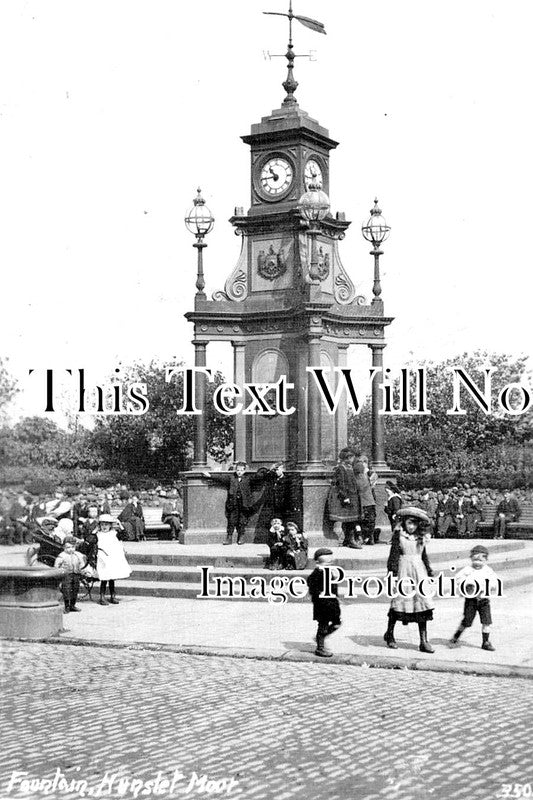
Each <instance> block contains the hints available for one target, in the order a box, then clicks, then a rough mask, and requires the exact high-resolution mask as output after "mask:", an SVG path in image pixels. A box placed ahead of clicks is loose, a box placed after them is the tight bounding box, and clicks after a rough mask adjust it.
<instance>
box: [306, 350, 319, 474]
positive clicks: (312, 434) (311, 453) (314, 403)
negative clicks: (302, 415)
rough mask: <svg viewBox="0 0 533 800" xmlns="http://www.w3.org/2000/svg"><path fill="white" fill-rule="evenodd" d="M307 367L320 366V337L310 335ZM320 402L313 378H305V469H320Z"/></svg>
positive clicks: (310, 376)
mask: <svg viewBox="0 0 533 800" xmlns="http://www.w3.org/2000/svg"><path fill="white" fill-rule="evenodd" d="M308 353H309V366H310V367H319V366H320V336H318V335H313V334H311V335H310V337H309V345H308ZM321 422H322V401H321V399H320V392H319V390H318V386H317V384H316V380H315V378H314V377H313V376H312V375H311V374H310V373H308V376H307V468H308V469H317V468H318V469H321V468H322V458H321V453H322V450H321V439H322V437H321V428H322V425H321Z"/></svg>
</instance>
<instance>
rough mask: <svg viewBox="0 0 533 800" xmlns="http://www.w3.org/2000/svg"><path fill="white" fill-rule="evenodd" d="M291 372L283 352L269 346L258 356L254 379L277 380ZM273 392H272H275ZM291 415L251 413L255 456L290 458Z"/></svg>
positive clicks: (255, 361)
mask: <svg viewBox="0 0 533 800" xmlns="http://www.w3.org/2000/svg"><path fill="white" fill-rule="evenodd" d="M288 374H289V362H288V361H287V358H286V356H285V354H284V353H282V352H281V350H278V349H277V348H274V347H270V348H268V350H263V351H262V352H261V353H258V355H257V356H256V357H255V359H254V362H253V365H252V381H253V382H254V383H275V382H276V381H277V380H278V379H279V378H280V377H281V376H282V375H288ZM272 396H273V393H272ZM288 429H289V419H288V417H287V416H284V415H282V414H276V415H274V416H254V417H252V460H253V461H254V462H255V461H286V460H287V458H288V442H289V436H288Z"/></svg>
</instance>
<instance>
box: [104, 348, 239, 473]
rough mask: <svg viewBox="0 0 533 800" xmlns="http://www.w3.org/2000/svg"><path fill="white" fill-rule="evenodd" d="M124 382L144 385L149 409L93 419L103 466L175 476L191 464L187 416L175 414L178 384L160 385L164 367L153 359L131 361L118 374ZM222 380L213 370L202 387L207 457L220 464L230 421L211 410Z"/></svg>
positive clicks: (190, 422) (180, 398)
mask: <svg viewBox="0 0 533 800" xmlns="http://www.w3.org/2000/svg"><path fill="white" fill-rule="evenodd" d="M121 374H122V379H123V380H124V382H125V383H127V382H141V383H145V384H146V385H147V394H148V399H149V402H150V408H149V409H148V411H147V412H146V413H145V414H142V415H127V414H121V415H117V416H106V417H104V418H101V419H98V420H97V423H96V426H95V429H94V431H93V446H94V448H95V451H96V452H97V453H98V454H99V455H100V457H101V459H102V461H103V463H104V465H105V466H106V467H107V468H119V469H125V470H127V471H128V472H130V473H137V474H145V475H151V476H154V477H155V476H157V477H158V478H160V479H164V478H175V477H176V476H177V474H178V472H180V471H182V470H185V469H187V468H188V467H189V466H190V462H191V452H192V438H193V418H192V416H190V415H183V414H178V413H177V411H178V410H179V409H181V408H183V380H182V377H181V376H180V377H178V378H176V377H173V378H172V379H171V381H170V382H169V383H167V382H166V381H165V367H164V365H161V364H159V363H158V362H156V361H152V362H150V363H149V364H142V363H137V364H134V365H133V366H132V367H129V368H127V369H124V368H123V369H122V370H121ZM222 382H223V376H222V375H221V373H219V372H217V373H216V374H215V376H214V381H213V383H208V384H207V446H208V451H209V454H210V455H211V456H212V457H213V458H214V459H215V460H218V461H223V460H224V459H225V457H226V451H227V449H228V447H229V445H230V443H231V441H232V438H233V419H232V418H230V417H226V416H223V415H221V414H218V413H216V412H215V410H214V408H213V404H212V396H213V392H214V390H215V388H216V386H218V385H219V384H220V383H222Z"/></svg>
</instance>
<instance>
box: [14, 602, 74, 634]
mask: <svg viewBox="0 0 533 800" xmlns="http://www.w3.org/2000/svg"><path fill="white" fill-rule="evenodd" d="M62 627H63V611H62V607H61V606H60V605H59V603H57V602H56V605H55V606H49V607H48V608H16V607H14V606H0V638H2V639H46V638H48V637H49V636H57V634H58V633H59V631H60V630H61V628H62Z"/></svg>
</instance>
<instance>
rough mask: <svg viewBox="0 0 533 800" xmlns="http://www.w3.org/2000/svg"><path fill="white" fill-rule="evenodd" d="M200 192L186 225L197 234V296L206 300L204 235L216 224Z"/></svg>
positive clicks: (186, 219)
mask: <svg viewBox="0 0 533 800" xmlns="http://www.w3.org/2000/svg"><path fill="white" fill-rule="evenodd" d="M197 192H198V194H197V195H196V197H195V198H194V200H193V207H192V208H191V210H190V211H189V213H188V214H187V216H186V217H185V225H186V227H187V230H188V231H190V232H191V233H192V234H193V235H194V236H196V242H195V243H194V245H193V247H196V249H197V251H198V269H197V275H196V289H197V292H196V297H198V298H199V299H200V300H205V299H206V296H205V292H204V289H205V279H204V259H203V249H204V247H207V243H206V242H204V236H207V234H208V233H209V231H211V230H212V229H213V225H214V224H215V218H214V217H213V215H212V214H211V212H210V210H209V209H208V207H207V206H206V204H205V200H204V198H203V197H202V194H201V190H200V189H198V190H197Z"/></svg>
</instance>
